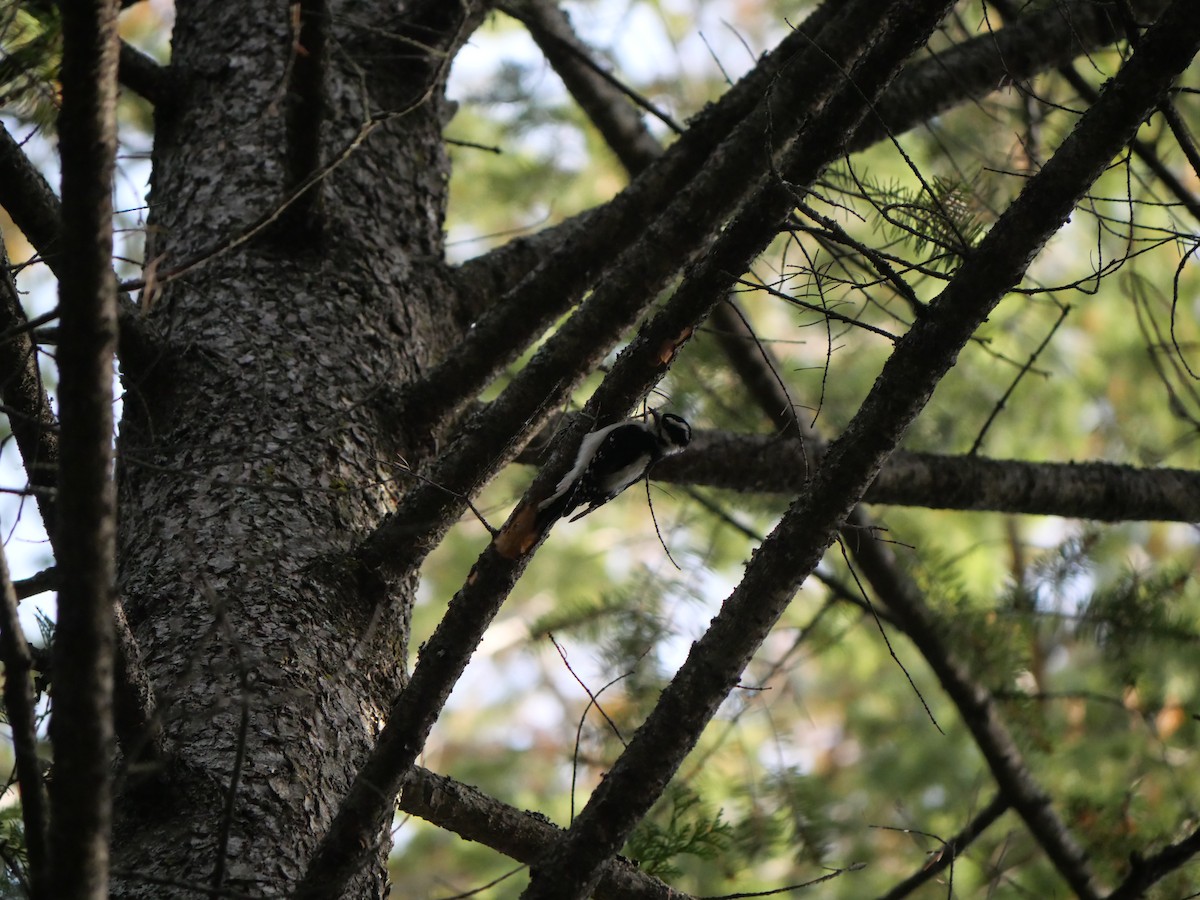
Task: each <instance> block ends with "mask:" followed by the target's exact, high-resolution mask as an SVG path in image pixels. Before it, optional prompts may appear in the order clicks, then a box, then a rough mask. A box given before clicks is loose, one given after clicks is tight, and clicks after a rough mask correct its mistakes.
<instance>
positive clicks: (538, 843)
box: [399, 766, 690, 900]
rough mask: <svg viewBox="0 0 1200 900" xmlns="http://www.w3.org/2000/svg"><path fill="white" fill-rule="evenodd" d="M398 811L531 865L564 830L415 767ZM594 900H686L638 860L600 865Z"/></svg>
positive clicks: (403, 790) (547, 821)
mask: <svg viewBox="0 0 1200 900" xmlns="http://www.w3.org/2000/svg"><path fill="white" fill-rule="evenodd" d="M399 806H400V809H402V810H404V811H405V812H407V813H412V814H413V815H414V816H420V817H421V818H422V819H425V820H426V821H427V822H432V823H433V824H434V825H437V826H439V827H440V828H445V829H446V830H447V831H453V832H454V833H455V834H457V835H459V836H460V837H462V838H463V839H464V840H468V841H475V842H477V843H480V844H483V845H484V846H487V847H491V848H492V849H493V850H497V851H499V852H500V853H503V854H504V855H505V856H507V857H510V858H511V859H515V860H517V861H519V862H523V863H532V862H533V861H535V860H536V859H537V858H538V857H539V856H540V855H541V854H542V853H544V852H545V851H546V848H547V847H549V846H550V845H551V844H552V843H553V842H554V841H555V840H556V839H557V838H558V837H560V836H561V835H562V833H563V832H562V829H561V828H559V827H558V826H557V825H555V824H554V823H552V822H550V821H549V820H548V819H546V818H544V817H543V816H538V815H535V814H533V813H528V812H525V811H523V810H519V809H516V808H515V807H512V806H509V805H508V804H507V803H503V802H501V801H499V800H496V799H495V798H493V797H489V796H488V795H487V794H484V793H483V792H482V791H479V790H478V789H476V788H474V787H471V786H470V785H468V784H463V783H462V782H460V781H455V780H454V779H453V778H447V777H446V776H445V775H438V774H436V773H434V772H430V771H429V770H428V769H425V768H422V767H421V766H413V767H412V768H411V769H409V771H408V775H407V776H406V777H405V779H404V786H403V788H402V789H401V791H400V800H399ZM596 897H597V898H598V900H619V898H630V900H639V898H641V900H688V898H689V897H690V895H688V894H684V893H682V892H681V891H676V890H673V889H672V888H671V887H670V886H669V885H667V884H665V883H663V882H662V881H659V880H658V879H657V878H655V877H654V876H652V875H647V874H645V873H644V872H641V871H639V869H638V867H637V866H636V864H634V863H631V862H629V861H628V860H625V859H621V858H619V857H618V858H617V859H614V860H610V861H609V862H608V864H607V865H606V866H605V867H604V871H603V873H602V874H601V876H600V882H599V884H598V885H597V886H596Z"/></svg>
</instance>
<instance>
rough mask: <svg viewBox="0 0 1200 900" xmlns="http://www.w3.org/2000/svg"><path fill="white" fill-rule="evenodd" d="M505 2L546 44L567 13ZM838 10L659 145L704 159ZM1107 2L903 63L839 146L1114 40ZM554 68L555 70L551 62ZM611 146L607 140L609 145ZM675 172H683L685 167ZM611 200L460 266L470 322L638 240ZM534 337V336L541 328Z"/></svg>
mask: <svg viewBox="0 0 1200 900" xmlns="http://www.w3.org/2000/svg"><path fill="white" fill-rule="evenodd" d="M513 5H514V12H519V13H521V18H522V21H524V22H525V23H526V25H528V26H530V29H531V33H532V34H533V35H534V37H535V39H538V40H539V41H545V42H547V43H549V42H551V41H553V40H554V35H556V34H558V33H560V32H561V31H562V30H563V29H564V28H565V27H567V23H566V20H565V17H564V16H562V15H561V13H556V12H555V11H554V10H553V9H550V8H548V7H547V5H546V4H545V3H544V2H542V0H522V2H520V3H514V4H513ZM1132 5H1133V6H1134V8H1135V9H1136V11H1137V12H1138V13H1139V14H1140V15H1143V16H1153V15H1156V14H1157V13H1158V12H1160V11H1161V9H1162V8H1163V6H1164V5H1165V0H1136V2H1134V3H1133V4H1132ZM838 6H839V4H837V3H836V2H826V3H824V4H822V6H821V7H820V8H819V9H818V10H817V11H816V12H815V13H813V14H812V15H810V16H809V17H808V18H807V19H806V20H805V21H804V22H803V23H802V24H801V25H800V27H799V28H798V29H796V30H795V31H793V32H792V33H791V34H789V35H788V37H786V38H785V39H784V40H783V41H782V42H781V44H780V45H779V47H777V48H776V49H775V50H772V51H771V52H770V53H769V54H767V55H766V56H765V57H764V58H763V59H762V60H761V61H760V62H759V65H758V66H756V67H755V69H754V70H753V71H752V72H751V73H750V74H749V75H747V76H746V77H744V78H743V79H742V80H741V81H739V82H738V83H737V84H736V85H735V86H734V87H733V88H732V89H731V90H730V91H728V92H727V93H726V94H725V95H724V96H723V97H722V98H721V99H720V100H718V101H717V102H716V103H715V104H713V105H712V106H710V107H707V108H706V109H705V110H703V111H702V112H701V113H700V114H699V115H698V116H697V117H696V118H695V119H693V120H692V122H691V123H689V128H688V131H687V132H686V133H685V135H684V137H683V139H681V141H679V142H677V143H676V145H674V146H673V147H672V148H671V149H670V150H668V151H667V156H668V157H673V156H675V155H676V154H679V153H681V150H682V148H681V149H678V150H677V149H676V148H677V147H679V145H680V144H685V145H686V147H687V150H686V158H685V159H683V160H680V165H681V168H683V167H687V166H693V167H694V166H695V165H702V164H703V160H704V158H705V156H706V154H707V152H708V150H709V149H711V148H712V147H713V146H715V145H716V144H717V143H718V142H719V140H720V139H721V138H723V137H724V136H725V135H726V134H728V133H729V131H730V130H731V129H732V128H733V127H734V126H735V125H736V123H737V122H739V121H741V119H742V118H743V117H744V116H745V115H746V113H747V111H748V110H749V109H750V107H751V106H752V105H753V104H754V103H755V102H756V101H757V99H758V98H759V97H760V96H762V94H763V93H764V91H765V90H766V88H767V85H768V84H769V83H770V82H771V80H773V79H774V78H775V77H777V76H778V73H779V71H780V69H781V68H782V66H783V65H784V63H785V62H786V61H787V60H789V59H790V58H791V57H792V56H793V55H794V54H796V53H797V52H799V51H801V50H802V49H804V48H805V47H806V46H808V44H809V43H810V42H811V41H812V40H813V37H814V36H815V35H816V34H817V33H818V32H819V30H820V28H821V27H823V25H824V24H825V22H826V21H827V20H828V18H829V17H831V16H832V15H833V14H834V13H835V12H836V9H837V7H838ZM1115 7H1116V3H1115V2H1090V0H1072V2H1061V3H1054V4H1048V5H1047V6H1046V8H1045V9H1044V10H1042V11H1039V12H1037V13H1033V14H1031V15H1028V16H1026V17H1024V18H1022V20H1021V21H1020V22H1018V23H1016V24H1014V25H1010V26H1008V27H1005V28H1002V29H1000V30H998V31H995V32H993V33H989V34H984V35H980V36H979V37H977V38H973V39H971V40H969V41H964V42H963V43H962V44H960V45H958V46H956V47H955V48H952V49H951V50H948V51H945V52H943V53H941V54H939V55H938V56H937V57H936V58H934V59H929V60H925V61H922V62H918V63H913V64H911V65H910V66H909V67H908V68H907V69H906V70H905V71H904V72H902V73H901V75H900V76H899V77H898V78H897V79H896V80H895V82H893V84H892V85H891V86H890V87H889V89H888V91H887V92H886V93H885V94H884V96H883V97H882V98H881V100H880V102H879V104H878V105H877V109H876V114H875V116H874V117H873V118H872V119H869V120H868V121H866V122H864V123H863V125H862V126H860V128H859V129H858V131H856V132H855V134H854V136H853V137H852V138H851V139H850V140H849V141H848V142H847V149H849V150H851V151H856V150H863V149H865V148H867V147H869V146H871V145H872V144H874V143H876V142H878V141H880V140H884V139H886V138H887V137H888V136H889V135H897V134H901V133H903V132H905V131H907V130H909V129H911V128H913V127H916V126H917V125H919V124H920V123H922V122H924V121H926V120H927V119H928V118H930V117H931V116H933V115H935V114H937V113H940V112H944V111H946V110H948V109H951V108H953V107H955V106H959V105H961V104H963V103H967V102H971V101H974V100H979V99H981V98H983V97H985V96H987V95H988V94H991V93H993V92H994V91H995V90H996V89H997V88H998V87H1000V86H1002V85H1004V84H1008V83H1011V82H1012V81H1020V80H1025V79H1028V78H1031V77H1033V76H1034V75H1036V74H1038V73H1039V72H1044V71H1046V70H1048V69H1051V68H1054V67H1055V66H1059V65H1065V64H1067V63H1069V62H1070V61H1071V60H1073V59H1074V58H1076V57H1077V56H1079V55H1080V54H1083V53H1087V52H1090V51H1094V50H1097V49H1099V48H1101V47H1103V46H1106V45H1108V44H1110V43H1112V42H1113V41H1114V40H1116V39H1117V38H1118V37H1119V36H1120V35H1119V33H1118V30H1117V29H1116V27H1115V26H1114V25H1113V22H1114V21H1115V16H1114V15H1113V10H1114V8H1115ZM540 32H546V33H547V35H548V36H547V37H541V36H540ZM555 66H556V68H557V67H558V63H557V62H556V63H555ZM565 77H566V76H565V75H564V78H565ZM567 83H568V84H569V85H570V86H571V89H572V91H575V90H576V89H577V86H578V85H584V86H586V81H585V80H584V79H583V78H579V79H578V81H576V80H574V79H573V80H572V81H568V82H567ZM585 108H586V107H585ZM606 115H607V116H623V118H622V119H621V121H622V123H623V124H622V125H621V128H620V129H617V130H613V129H606V128H605V127H604V122H605V117H598V118H597V119H596V124H597V127H600V128H601V130H602V133H603V134H604V135H605V137H606V139H608V140H610V142H611V141H612V140H613V139H614V138H615V137H618V136H620V133H621V132H625V133H626V134H628V129H629V121H628V117H627V114H616V113H609V114H606ZM616 146H617V145H615V144H614V148H616ZM630 146H631V145H629V144H626V145H624V146H623V147H621V149H619V150H618V151H617V152H618V153H619V154H620V155H621V158H622V161H624V162H626V163H627V165H628V163H629V162H630V161H631V160H627V159H626V154H627V153H628V152H629V149H630ZM689 160H690V162H689ZM681 174H682V175H683V176H684V177H686V172H682V173H681ZM678 183H679V182H677V181H675V180H673V179H671V178H668V177H663V178H662V179H661V181H660V182H659V183H657V184H651V185H648V187H649V189H650V190H651V191H653V192H654V193H653V196H652V197H651V198H650V199H649V201H648V202H647V205H646V206H645V207H644V209H654V208H655V207H656V206H657V207H661V206H662V205H663V204H664V203H665V202H666V199H667V198H669V197H670V196H671V194H672V193H673V191H674V190H676V189H677V186H678ZM611 205H612V204H609V205H607V206H605V207H601V208H599V209H596V210H591V211H589V212H586V213H583V214H581V215H579V216H576V217H574V218H573V219H570V220H568V221H567V222H564V223H562V224H561V225H558V226H555V227H554V228H549V229H546V230H544V231H542V232H540V233H538V234H536V235H532V236H530V237H524V238H520V239H518V240H515V241H510V242H509V243H507V244H505V245H504V246H502V247H499V248H497V249H495V250H493V251H491V252H489V253H486V254H484V255H482V256H479V257H476V258H475V259H473V260H470V261H468V262H466V263H464V264H463V266H462V267H461V269H460V272H459V276H460V277H459V279H458V281H459V284H460V286H461V290H462V294H463V299H464V302H465V304H466V314H467V315H468V318H472V319H473V318H475V317H477V316H478V315H480V314H481V313H482V312H483V311H484V310H485V309H490V308H492V307H493V306H499V305H504V304H508V305H516V306H520V305H521V304H522V303H525V302H526V301H527V299H528V297H527V293H528V291H529V290H532V289H534V287H535V286H537V285H538V284H539V282H537V281H535V282H533V283H531V284H529V285H527V286H526V290H525V291H524V292H521V291H517V290H516V289H515V287H514V286H515V285H516V284H517V283H518V282H520V281H521V280H522V279H524V278H526V277H527V276H528V275H529V274H530V273H531V272H532V271H533V270H534V269H535V268H537V267H538V266H539V265H540V264H541V263H543V262H544V261H545V260H546V259H547V257H548V256H550V255H551V254H558V253H569V254H570V256H571V258H572V260H573V261H572V262H571V263H570V264H571V265H573V266H574V267H575V268H577V269H578V268H584V267H587V266H590V265H592V264H593V260H595V259H596V258H604V257H605V256H606V255H608V254H610V253H611V250H610V249H609V248H611V247H614V246H623V244H622V243H621V242H622V241H624V240H625V239H626V237H625V236H627V235H630V234H633V235H635V236H636V234H637V232H638V229H639V223H640V222H641V221H643V220H644V213H643V212H642V211H641V210H639V209H634V208H631V209H628V210H625V211H620V210H614V211H613V215H614V216H615V217H616V218H617V221H616V222H615V223H614V222H610V220H609V215H610V213H609V212H608V211H607V210H608V208H609V206H611ZM597 220H600V221H597ZM601 226H602V227H601ZM555 299H556V302H557V304H558V305H557V306H556V307H555V315H557V314H561V313H562V312H563V311H565V310H566V309H568V308H569V307H570V306H571V304H572V303H574V302H575V301H576V299H577V295H576V294H574V293H569V292H561V293H560V294H558V295H557V297H556V298H555ZM551 318H553V316H551ZM532 333H533V335H534V336H536V335H537V334H540V330H535V331H533V332H532ZM530 340H532V338H530Z"/></svg>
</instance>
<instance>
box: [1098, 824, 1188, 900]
mask: <svg viewBox="0 0 1200 900" xmlns="http://www.w3.org/2000/svg"><path fill="white" fill-rule="evenodd" d="M1198 852H1200V828H1198V829H1195V830H1193V831H1192V833H1191V834H1189V835H1188V836H1187V837H1185V838H1184V839H1183V840H1181V841H1178V842H1176V843H1174V844H1171V845H1169V846H1167V847H1163V849H1161V850H1159V851H1158V852H1157V853H1154V854H1151V855H1150V856H1141V855H1140V854H1135V855H1134V856H1133V858H1132V859H1131V860H1130V872H1129V875H1127V876H1126V878H1125V880H1124V881H1122V882H1121V883H1120V884H1119V885H1118V886H1117V888H1116V890H1114V891H1113V892H1112V893H1111V894H1109V895H1108V897H1107V900H1134V898H1136V897H1143V896H1145V894H1146V889H1147V888H1149V887H1150V886H1151V885H1153V884H1154V883H1155V882H1157V881H1161V880H1162V879H1163V878H1165V877H1167V876H1168V875H1170V874H1171V873H1172V872H1174V871H1175V870H1176V869H1178V868H1179V867H1180V866H1182V865H1183V864H1184V863H1186V862H1187V861H1188V860H1189V859H1191V858H1192V857H1193V856H1195V855H1196V854H1197V853H1198Z"/></svg>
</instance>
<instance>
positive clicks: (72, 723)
mask: <svg viewBox="0 0 1200 900" xmlns="http://www.w3.org/2000/svg"><path fill="white" fill-rule="evenodd" d="M117 8H118V7H117V3H116V2H115V0H94V2H92V3H90V4H87V3H82V2H81V3H69V4H65V5H64V6H63V7H62V20H63V64H62V91H63V101H62V112H61V114H60V116H59V147H60V153H61V157H62V179H63V181H62V185H63V186H62V196H63V216H62V223H63V225H62V238H61V243H60V246H61V248H62V252H63V256H64V258H66V259H69V260H70V265H69V266H65V267H63V270H62V271H61V272H60V273H59V307H60V309H61V313H62V325H61V328H60V340H59V354H58V360H59V371H60V383H59V408H60V410H61V420H62V436H61V442H60V446H59V451H60V455H59V462H60V468H59V475H58V487H59V513H60V521H59V523H58V528H57V534H58V538H59V543H58V546H57V548H56V549H57V557H58V559H57V562H58V567H59V573H60V584H59V593H58V620H57V627H56V629H55V640H54V678H55V694H54V711H53V715H52V717H51V721H50V738H51V741H52V743H53V745H54V771H55V777H54V784H53V787H52V791H51V806H52V813H53V815H52V820H51V829H50V840H51V860H52V867H51V872H52V878H53V889H52V893H53V896H54V897H56V898H61V900H93V898H96V900H98V898H103V897H106V896H107V895H108V868H109V863H108V861H109V847H108V839H109V829H110V822H111V814H112V810H111V804H112V758H113V721H112V685H113V671H112V670H113V644H114V640H113V600H114V597H115V563H114V556H115V531H116V516H115V511H116V510H115V491H114V489H113V483H112V479H111V470H112V441H113V413H112V379H113V364H114V357H115V351H116V345H117V286H116V279H115V278H114V276H113V271H112V212H113V210H112V178H113V171H114V167H115V158H116V148H117V132H116V100H117V79H116V72H117V45H118V39H117Z"/></svg>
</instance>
